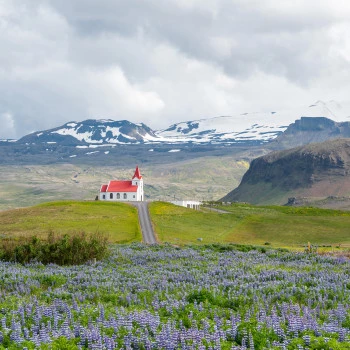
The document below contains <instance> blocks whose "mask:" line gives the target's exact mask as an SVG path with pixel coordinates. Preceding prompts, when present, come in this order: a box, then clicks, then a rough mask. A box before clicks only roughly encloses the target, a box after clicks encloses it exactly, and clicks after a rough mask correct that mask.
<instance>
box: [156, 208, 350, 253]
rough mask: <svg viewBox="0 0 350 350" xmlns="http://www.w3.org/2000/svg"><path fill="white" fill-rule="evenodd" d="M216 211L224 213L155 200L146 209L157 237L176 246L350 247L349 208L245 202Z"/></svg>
mask: <svg viewBox="0 0 350 350" xmlns="http://www.w3.org/2000/svg"><path fill="white" fill-rule="evenodd" d="M220 209H223V210H226V211H228V212H229V213H227V214H219V213H216V212H210V211H207V212H197V211H193V210H190V209H186V208H182V207H176V206H174V205H171V204H167V203H162V202H154V203H152V204H151V207H150V213H151V216H152V220H153V224H154V227H155V230H156V232H157V235H158V238H159V240H160V241H163V242H171V243H175V244H187V243H198V244H207V243H213V242H218V243H238V244H253V245H264V244H265V243H270V244H271V245H272V246H274V247H289V248H297V247H300V246H302V245H306V244H307V242H311V243H312V244H316V245H341V246H343V247H344V246H349V245H350V231H349V228H350V212H343V211H336V210H329V209H319V208H290V207H278V206H270V207H267V206H265V207H258V206H253V205H246V204H233V205H231V206H225V207H221V208H220ZM200 239H202V240H200Z"/></svg>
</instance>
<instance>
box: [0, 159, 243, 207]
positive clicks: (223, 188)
mask: <svg viewBox="0 0 350 350" xmlns="http://www.w3.org/2000/svg"><path fill="white" fill-rule="evenodd" d="M240 157H242V159H240ZM247 157H249V155H245V154H242V155H241V156H236V155H235V156H225V157H201V158H196V159H190V160H183V161H180V162H176V163H171V164H155V165H150V164H148V163H145V164H139V166H140V170H141V174H142V175H143V177H144V182H145V196H146V198H147V199H149V200H158V199H160V200H171V199H174V197H175V198H178V199H197V200H217V199H219V198H220V197H222V196H224V195H225V194H227V193H228V192H229V191H230V190H232V189H233V188H234V187H236V186H238V184H239V182H240V180H241V178H242V176H243V174H244V173H245V171H246V170H247V169H248V167H249V163H248V162H247V160H246V159H247ZM135 165H136V164H135ZM135 165H133V166H132V167H131V168H125V167H120V166H119V167H118V166H114V165H113V164H111V165H110V166H91V165H79V164H53V165H25V166H14V165H8V166H0V210H7V209H12V208H19V207H27V206H31V205H35V204H39V203H43V202H47V201H55V200H93V199H94V198H95V196H96V195H97V193H98V191H99V189H100V186H101V184H103V183H106V182H108V181H109V180H113V179H119V180H123V179H127V180H128V179H130V178H131V176H132V175H133V173H134V170H135Z"/></svg>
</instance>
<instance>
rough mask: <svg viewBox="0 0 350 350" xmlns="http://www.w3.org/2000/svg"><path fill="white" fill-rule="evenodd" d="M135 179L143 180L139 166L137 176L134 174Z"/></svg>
mask: <svg viewBox="0 0 350 350" xmlns="http://www.w3.org/2000/svg"><path fill="white" fill-rule="evenodd" d="M135 177H136V178H137V179H140V180H141V179H142V176H141V173H140V169H139V167H138V166H137V167H136V170H135V174H134V176H133V177H132V178H133V179H135Z"/></svg>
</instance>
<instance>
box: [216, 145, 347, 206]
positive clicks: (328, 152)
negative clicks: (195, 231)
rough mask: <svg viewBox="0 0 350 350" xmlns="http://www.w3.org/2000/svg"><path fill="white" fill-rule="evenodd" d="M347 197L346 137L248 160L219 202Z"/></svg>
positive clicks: (266, 201) (263, 202)
mask: <svg viewBox="0 0 350 350" xmlns="http://www.w3.org/2000/svg"><path fill="white" fill-rule="evenodd" d="M299 196H303V197H312V198H323V197H328V196H350V139H349V138H347V139H336V140H333V141H327V142H323V143H315V144H309V145H306V146H302V147H298V148H293V149H290V150H285V151H277V152H272V153H269V154H268V155H266V156H263V157H259V158H257V159H255V160H253V161H252V163H251V165H250V168H249V170H248V171H247V172H246V173H245V175H244V176H243V179H242V181H241V184H240V185H239V186H238V187H237V188H236V189H234V190H233V191H231V192H230V193H228V194H227V195H226V196H225V197H224V198H222V200H223V201H240V202H250V203H255V204H265V203H266V204H285V203H287V201H288V198H289V197H299Z"/></svg>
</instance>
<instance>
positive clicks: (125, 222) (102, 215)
mask: <svg viewBox="0 0 350 350" xmlns="http://www.w3.org/2000/svg"><path fill="white" fill-rule="evenodd" d="M49 232H53V233H55V234H58V235H61V234H66V233H68V234H70V233H79V232H85V233H87V234H89V233H96V232H100V233H103V234H106V235H108V237H109V240H110V241H111V242H116V243H130V242H134V241H137V242H140V241H141V232H140V228H139V224H138V216H137V210H136V208H134V207H132V206H130V205H128V204H124V203H107V202H75V201H64V202H48V203H44V204H40V205H37V206H34V207H29V208H23V209H15V210H8V211H4V212H0V236H1V237H24V236H33V235H36V236H38V237H44V238H45V237H47V234H48V233H49Z"/></svg>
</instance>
